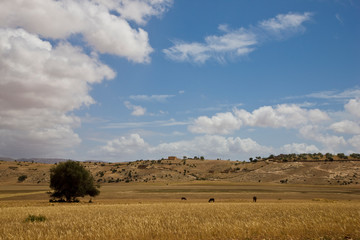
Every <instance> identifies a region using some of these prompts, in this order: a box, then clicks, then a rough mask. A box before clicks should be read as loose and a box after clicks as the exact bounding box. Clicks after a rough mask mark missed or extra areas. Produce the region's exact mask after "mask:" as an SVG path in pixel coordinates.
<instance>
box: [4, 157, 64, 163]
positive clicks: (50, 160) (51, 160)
mask: <svg viewBox="0 0 360 240" xmlns="http://www.w3.org/2000/svg"><path fill="white" fill-rule="evenodd" d="M0 160H2V161H18V162H36V163H46V164H55V163H59V162H65V161H67V160H69V159H62V158H18V159H13V158H4V157H0Z"/></svg>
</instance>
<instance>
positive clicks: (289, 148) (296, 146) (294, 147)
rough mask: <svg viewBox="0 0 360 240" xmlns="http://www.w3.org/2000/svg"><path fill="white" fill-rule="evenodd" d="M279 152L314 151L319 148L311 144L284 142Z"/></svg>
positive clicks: (317, 150)
mask: <svg viewBox="0 0 360 240" xmlns="http://www.w3.org/2000/svg"><path fill="white" fill-rule="evenodd" d="M280 152H281V153H316V152H320V150H319V149H318V148H317V147H316V146H315V145H313V144H311V145H308V144H306V143H292V144H286V145H284V146H282V147H281V148H280Z"/></svg>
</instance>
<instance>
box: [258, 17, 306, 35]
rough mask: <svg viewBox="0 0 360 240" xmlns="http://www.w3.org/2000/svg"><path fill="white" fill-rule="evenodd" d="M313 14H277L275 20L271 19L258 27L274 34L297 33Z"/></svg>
mask: <svg viewBox="0 0 360 240" xmlns="http://www.w3.org/2000/svg"><path fill="white" fill-rule="evenodd" d="M312 15H313V14H312V13H309V12H305V13H303V14H299V13H288V14H279V15H277V16H276V17H275V18H271V19H268V20H265V21H262V22H260V24H259V26H260V27H261V28H263V29H265V30H267V31H271V32H275V33H276V34H279V33H284V32H299V31H301V30H304V26H303V25H302V24H303V23H304V22H305V21H309V20H310V19H311V16H312Z"/></svg>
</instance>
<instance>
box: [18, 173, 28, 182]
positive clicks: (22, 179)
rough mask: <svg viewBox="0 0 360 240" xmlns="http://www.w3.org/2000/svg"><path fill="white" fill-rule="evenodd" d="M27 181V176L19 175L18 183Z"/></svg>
mask: <svg viewBox="0 0 360 240" xmlns="http://www.w3.org/2000/svg"><path fill="white" fill-rule="evenodd" d="M26 179H27V176H26V175H21V176H19V177H18V182H23V181H25V180H26Z"/></svg>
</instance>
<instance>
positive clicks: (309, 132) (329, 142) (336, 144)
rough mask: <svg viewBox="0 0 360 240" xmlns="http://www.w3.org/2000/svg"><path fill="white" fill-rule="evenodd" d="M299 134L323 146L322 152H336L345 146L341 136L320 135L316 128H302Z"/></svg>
mask: <svg viewBox="0 0 360 240" xmlns="http://www.w3.org/2000/svg"><path fill="white" fill-rule="evenodd" d="M299 132H300V134H301V135H302V136H303V137H304V138H306V139H311V140H314V141H316V142H319V143H321V144H322V145H323V146H324V149H323V151H326V152H336V151H337V150H338V149H340V148H341V147H344V146H346V145H347V142H346V141H345V139H344V137H343V136H336V135H330V134H328V133H325V134H323V133H321V131H320V129H319V127H318V126H312V125H308V126H304V127H302V128H301V129H300V130H299Z"/></svg>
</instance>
